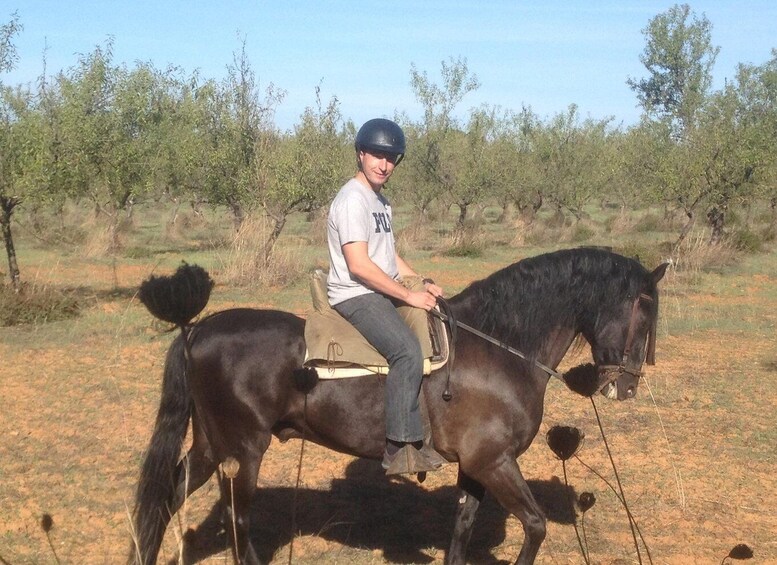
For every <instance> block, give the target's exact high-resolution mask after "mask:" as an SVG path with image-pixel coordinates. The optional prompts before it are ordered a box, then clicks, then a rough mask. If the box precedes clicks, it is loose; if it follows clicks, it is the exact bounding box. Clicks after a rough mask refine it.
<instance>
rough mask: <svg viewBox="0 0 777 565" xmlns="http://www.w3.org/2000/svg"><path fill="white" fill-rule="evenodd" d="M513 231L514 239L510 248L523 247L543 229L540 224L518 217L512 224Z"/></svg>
mask: <svg viewBox="0 0 777 565" xmlns="http://www.w3.org/2000/svg"><path fill="white" fill-rule="evenodd" d="M510 226H511V227H512V230H513V238H512V239H511V240H510V243H509V244H508V245H509V246H510V247H521V246H523V245H524V244H525V243H526V242H527V240H528V239H529V238H530V237H531V234H532V233H533V232H534V231H535V230H536V229H538V228H539V229H543V228H542V226H541V225H540V224H539V223H538V222H534V221H530V220H528V219H527V218H526V217H524V216H522V215H518V216H516V217H515V218H513V220H512V221H511V222H510Z"/></svg>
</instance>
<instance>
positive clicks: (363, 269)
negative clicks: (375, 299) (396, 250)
mask: <svg viewBox="0 0 777 565" xmlns="http://www.w3.org/2000/svg"><path fill="white" fill-rule="evenodd" d="M342 249H343V257H345V263H346V265H348V270H349V271H350V272H351V274H352V275H354V276H356V277H358V278H359V280H360V281H362V282H363V283H364V284H365V285H367V286H368V287H369V288H371V289H372V290H375V291H377V292H380V293H381V294H385V295H387V296H390V297H392V298H397V299H399V300H401V301H402V302H405V303H406V304H408V305H410V306H413V307H415V308H423V309H424V310H431V309H432V308H434V305H435V304H436V302H437V301H436V299H435V297H434V295H433V294H431V293H430V292H426V291H424V292H413V291H411V290H409V289H407V288H405V287H404V286H402V285H401V284H400V283H398V282H397V281H395V280H394V279H392V278H391V277H390V276H388V275H387V274H386V273H384V272H383V269H381V268H380V267H378V266H377V265H376V264H375V263H374V262H373V261H372V259H370V256H369V254H368V252H367V242H366V241H352V242H350V243H346V244H345V245H343V247H342ZM397 258H398V259H399V257H397ZM399 261H400V262H401V265H402V266H400V263H398V264H397V268H398V269H399V272H400V274H403V271H402V269H403V268H404V269H410V268H409V266H408V265H407V263H405V262H404V261H403V260H401V259H399ZM405 273H406V274H408V275H412V274H415V272H413V270H412V269H410V271H409V272H408V271H405Z"/></svg>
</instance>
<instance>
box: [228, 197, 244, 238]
mask: <svg viewBox="0 0 777 565" xmlns="http://www.w3.org/2000/svg"><path fill="white" fill-rule="evenodd" d="M228 204H229V209H230V210H231V211H232V222H233V224H234V226H235V232H239V231H240V228H241V227H242V226H243V220H245V212H244V211H243V207H242V206H241V205H240V202H238V201H237V200H232V199H230V201H229V202H228Z"/></svg>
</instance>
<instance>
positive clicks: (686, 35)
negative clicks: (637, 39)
mask: <svg viewBox="0 0 777 565" xmlns="http://www.w3.org/2000/svg"><path fill="white" fill-rule="evenodd" d="M642 33H643V35H644V36H645V39H646V45H645V49H644V51H643V53H642V55H641V56H640V61H641V62H642V64H643V65H644V66H645V68H646V70H647V72H648V76H647V78H642V79H633V78H630V79H628V81H627V83H628V85H629V86H630V87H631V88H632V90H634V91H635V92H636V94H637V98H638V100H639V102H640V104H641V105H642V107H643V109H644V111H645V113H646V114H647V115H648V116H650V117H654V118H658V119H665V120H668V121H669V123H670V124H671V126H672V133H673V135H675V136H676V137H678V138H680V139H682V138H683V137H684V136H685V135H686V133H687V132H688V131H689V129H690V128H691V127H692V126H693V125H694V123H695V118H696V117H697V112H698V111H699V109H700V108H701V107H702V106H703V105H704V102H705V100H706V97H707V95H708V93H709V90H710V87H711V85H712V68H713V66H714V65H715V59H716V58H717V55H718V52H719V50H720V48H719V47H716V46H713V45H712V39H711V34H712V24H711V23H710V21H709V20H708V19H707V18H706V16H704V15H703V14H702V16H701V17H697V16H696V15H695V14H693V13H692V12H691V8H690V6H688V4H679V5H678V4H675V5H674V6H672V7H671V8H670V9H669V10H667V11H666V12H663V13H661V14H658V15H657V16H655V17H654V18H652V19H651V20H650V21H649V22H648V25H647V27H646V28H645V29H644V30H642Z"/></svg>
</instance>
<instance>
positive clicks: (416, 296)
mask: <svg viewBox="0 0 777 565" xmlns="http://www.w3.org/2000/svg"><path fill="white" fill-rule="evenodd" d="M440 290H442V289H440ZM405 302H406V303H407V304H408V305H410V306H412V307H413V308H423V309H424V310H426V311H427V312H428V311H429V310H431V309H432V308H434V307H435V305H436V304H437V298H436V297H435V296H434V295H433V294H432V293H431V292H428V290H424V291H421V292H411V293H410V294H408V295H407V298H405Z"/></svg>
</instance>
